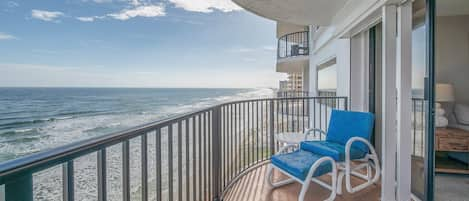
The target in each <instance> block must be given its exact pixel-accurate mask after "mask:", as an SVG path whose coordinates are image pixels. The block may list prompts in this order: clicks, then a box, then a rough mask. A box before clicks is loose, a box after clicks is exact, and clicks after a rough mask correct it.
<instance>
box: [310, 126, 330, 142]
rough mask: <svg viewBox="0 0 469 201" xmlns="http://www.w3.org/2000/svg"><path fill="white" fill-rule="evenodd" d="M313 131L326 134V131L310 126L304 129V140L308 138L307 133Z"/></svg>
mask: <svg viewBox="0 0 469 201" xmlns="http://www.w3.org/2000/svg"><path fill="white" fill-rule="evenodd" d="M314 132H319V133H320V134H323V135H327V133H326V131H323V130H321V129H319V128H311V129H308V130H306V131H305V141H306V140H308V135H311V134H312V133H314Z"/></svg>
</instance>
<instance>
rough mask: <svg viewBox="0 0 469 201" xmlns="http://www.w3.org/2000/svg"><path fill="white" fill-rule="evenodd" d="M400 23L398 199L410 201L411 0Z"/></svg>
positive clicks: (401, 9)
mask: <svg viewBox="0 0 469 201" xmlns="http://www.w3.org/2000/svg"><path fill="white" fill-rule="evenodd" d="M397 24H398V26H397V29H398V30H397V80H396V81H397V138H398V140H397V147H398V148H397V200H399V201H401V200H402V201H407V200H410V198H411V189H410V188H411V154H412V139H411V130H412V125H411V122H412V119H411V116H412V112H411V111H412V1H407V2H405V3H403V4H401V5H400V6H399V8H398V18H397Z"/></svg>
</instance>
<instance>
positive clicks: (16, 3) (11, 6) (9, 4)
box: [7, 1, 20, 8]
mask: <svg viewBox="0 0 469 201" xmlns="http://www.w3.org/2000/svg"><path fill="white" fill-rule="evenodd" d="M7 6H8V7H9V8H15V7H18V6H20V4H19V3H18V2H14V1H8V3H7Z"/></svg>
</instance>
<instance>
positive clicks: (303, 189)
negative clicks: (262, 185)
mask: <svg viewBox="0 0 469 201" xmlns="http://www.w3.org/2000/svg"><path fill="white" fill-rule="evenodd" d="M297 148H298V146H297V145H287V146H284V147H282V149H280V151H278V152H277V154H283V153H286V152H287V151H288V150H289V149H297ZM327 161H329V162H330V163H331V164H332V171H331V172H330V173H328V174H329V175H330V176H331V178H332V179H331V184H327V183H326V182H324V181H321V180H319V179H317V178H315V177H313V175H314V172H315V171H316V169H317V168H318V167H319V165H321V164H322V163H324V162H327ZM274 169H277V170H279V171H280V172H282V173H283V174H285V175H287V176H288V177H290V178H289V179H285V180H282V181H279V182H275V183H274V182H273V181H272V173H273V170H274ZM266 180H267V183H268V184H269V186H270V187H271V188H278V187H281V186H285V185H287V184H291V183H293V182H295V181H296V182H298V183H300V184H301V185H302V187H301V191H300V195H299V196H298V201H303V200H304V198H305V195H306V192H307V191H308V187H309V184H310V182H311V181H312V182H315V183H317V184H319V185H320V186H322V187H324V188H326V189H328V190H330V191H331V194H330V196H329V197H328V198H327V199H326V200H325V201H333V200H334V199H335V197H336V194H337V165H336V163H335V161H334V159H333V158H331V157H329V156H324V157H322V158H320V159H319V160H317V161H316V162H314V163H313V165H312V166H311V168H310V169H309V172H308V174H307V176H306V178H305V180H304V181H303V180H300V179H298V178H296V177H294V176H293V175H291V174H289V173H288V172H286V171H284V170H282V169H281V168H279V167H277V166H276V165H274V164H272V163H271V164H269V167H268V170H267V177H266Z"/></svg>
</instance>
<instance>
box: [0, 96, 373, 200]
mask: <svg viewBox="0 0 469 201" xmlns="http://www.w3.org/2000/svg"><path fill="white" fill-rule="evenodd" d="M328 103H334V104H328ZM347 103H348V100H347V97H306V96H305V97H295V98H272V99H257V100H244V101H236V102H229V103H224V104H220V105H216V106H213V107H210V108H207V109H203V110H200V111H195V112H191V113H188V114H185V115H181V116H177V117H173V118H169V119H166V120H163V121H158V122H153V123H149V124H146V125H142V126H138V127H136V128H133V129H129V130H126V131H122V132H118V133H113V134H110V135H106V136H102V137H97V138H92V139H89V140H85V141H81V142H75V143H72V144H70V145H66V146H62V147H58V148H54V149H51V150H47V151H43V152H40V153H36V154H33V155H29V156H26V157H23V158H19V159H15V160H11V161H7V162H4V163H1V164H0V184H1V185H2V188H4V192H3V193H4V195H5V198H4V199H5V200H7V201H15V200H22V201H31V200H67V201H72V200H100V201H101V200H116V199H117V200H124V201H129V200H143V201H147V200H158V201H159V200H179V201H181V200H187V201H193V200H199V201H202V200H219V199H224V200H276V199H277V200H295V199H296V197H295V196H296V195H297V192H298V190H299V188H298V185H291V186H288V187H286V188H285V189H279V190H276V191H272V192H270V191H267V190H266V189H265V186H264V179H263V174H264V173H265V164H266V163H268V162H269V159H270V156H271V155H272V154H274V153H275V152H276V150H278V149H279V147H280V146H281V145H280V144H279V143H278V142H277V141H276V138H274V135H275V134H276V133H279V132H303V131H304V130H305V129H306V128H309V127H316V128H320V129H323V130H326V129H327V125H328V119H329V118H328V116H330V112H331V110H332V109H333V107H331V106H330V105H334V108H335V109H347V108H348V106H347ZM316 137H317V138H318V139H322V138H324V137H325V136H323V135H321V134H319V133H318V134H316ZM278 176H280V175H278ZM249 186H251V187H252V188H251V187H249ZM248 187H249V188H248ZM243 189H244V190H243ZM367 192H368V193H367ZM247 193H250V194H247ZM257 193H259V194H257ZM309 193H310V196H308V197H309V198H308V199H310V200H318V199H321V198H322V197H321V196H324V195H325V194H326V193H325V191H324V192H323V191H322V190H321V188H319V187H318V186H315V185H312V187H311V190H310V192H309ZM1 194H2V193H1V192H0V195H1ZM378 194H379V186H377V187H373V188H370V189H369V190H366V192H365V191H364V193H358V194H354V195H347V194H344V195H343V196H342V197H339V198H338V199H340V200H363V199H365V198H373V199H375V198H376V199H377V197H378ZM249 196H251V197H249ZM255 196H257V197H255ZM357 196H358V197H357ZM370 196H371V197H370ZM376 199H375V200H376ZM0 200H2V198H0ZM365 200H369V199H365Z"/></svg>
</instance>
